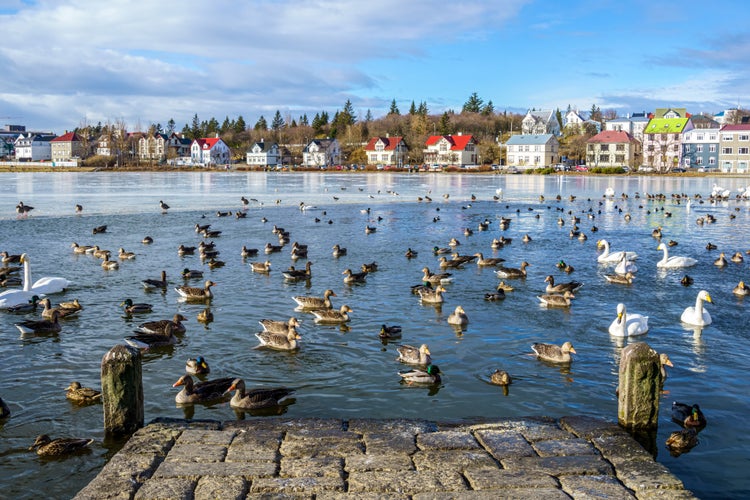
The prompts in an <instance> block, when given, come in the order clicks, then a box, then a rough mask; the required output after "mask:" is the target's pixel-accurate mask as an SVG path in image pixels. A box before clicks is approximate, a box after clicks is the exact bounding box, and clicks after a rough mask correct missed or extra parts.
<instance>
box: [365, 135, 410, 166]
mask: <svg viewBox="0 0 750 500" xmlns="http://www.w3.org/2000/svg"><path fill="white" fill-rule="evenodd" d="M408 153H409V147H408V146H407V145H406V141H404V138H403V137H391V136H389V135H386V136H385V137H372V138H371V139H370V140H369V141H368V142H367V145H366V146H365V154H366V155H367V163H368V165H378V164H381V165H398V166H401V165H403V164H404V163H407V161H408V157H407V154H408Z"/></svg>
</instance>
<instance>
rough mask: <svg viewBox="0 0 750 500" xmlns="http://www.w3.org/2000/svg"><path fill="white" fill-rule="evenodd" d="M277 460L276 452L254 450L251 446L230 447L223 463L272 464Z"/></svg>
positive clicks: (277, 454) (261, 449)
mask: <svg viewBox="0 0 750 500" xmlns="http://www.w3.org/2000/svg"><path fill="white" fill-rule="evenodd" d="M278 459H279V453H278V451H276V450H268V449H263V448H260V449H258V448H254V447H252V446H244V445H243V446H230V447H229V449H228V450H227V456H226V457H225V458H224V461H225V462H273V461H276V460H278Z"/></svg>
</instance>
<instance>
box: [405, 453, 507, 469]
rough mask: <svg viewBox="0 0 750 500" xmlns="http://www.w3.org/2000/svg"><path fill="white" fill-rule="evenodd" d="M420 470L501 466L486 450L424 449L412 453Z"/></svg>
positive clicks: (415, 464)
mask: <svg viewBox="0 0 750 500" xmlns="http://www.w3.org/2000/svg"><path fill="white" fill-rule="evenodd" d="M412 460H413V461H414V466H415V467H416V468H417V470H418V471H427V470H454V471H457V472H463V471H465V470H467V469H472V468H477V467H493V466H494V467H499V465H498V464H497V462H496V461H495V459H494V458H492V457H491V456H490V455H489V454H488V453H487V452H486V451H484V450H424V451H418V452H416V453H415V454H414V455H412Z"/></svg>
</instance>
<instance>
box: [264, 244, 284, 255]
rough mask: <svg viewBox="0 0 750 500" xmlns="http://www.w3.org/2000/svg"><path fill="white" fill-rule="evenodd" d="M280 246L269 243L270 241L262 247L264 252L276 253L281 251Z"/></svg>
mask: <svg viewBox="0 0 750 500" xmlns="http://www.w3.org/2000/svg"><path fill="white" fill-rule="evenodd" d="M281 249H282V246H281V245H271V244H270V243H266V246H265V247H263V251H264V252H265V253H266V254H269V253H278V252H281Z"/></svg>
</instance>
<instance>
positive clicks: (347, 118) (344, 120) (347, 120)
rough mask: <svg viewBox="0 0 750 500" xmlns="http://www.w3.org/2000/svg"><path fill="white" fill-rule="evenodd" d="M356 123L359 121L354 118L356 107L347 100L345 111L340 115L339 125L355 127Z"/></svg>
mask: <svg viewBox="0 0 750 500" xmlns="http://www.w3.org/2000/svg"><path fill="white" fill-rule="evenodd" d="M356 121H357V119H356V118H355V117H354V106H352V102H351V101H350V100H349V99H347V100H346V103H345V104H344V109H343V110H341V113H340V115H339V123H341V124H342V125H354V124H355V123H356Z"/></svg>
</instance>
